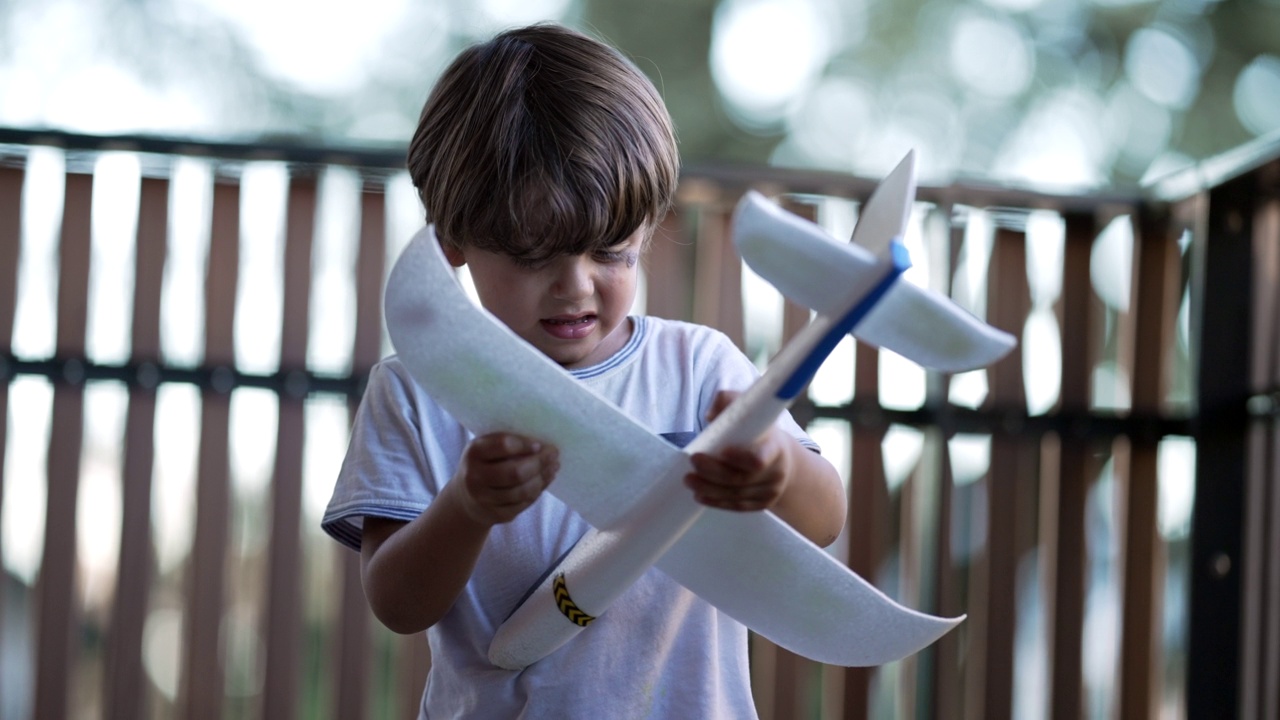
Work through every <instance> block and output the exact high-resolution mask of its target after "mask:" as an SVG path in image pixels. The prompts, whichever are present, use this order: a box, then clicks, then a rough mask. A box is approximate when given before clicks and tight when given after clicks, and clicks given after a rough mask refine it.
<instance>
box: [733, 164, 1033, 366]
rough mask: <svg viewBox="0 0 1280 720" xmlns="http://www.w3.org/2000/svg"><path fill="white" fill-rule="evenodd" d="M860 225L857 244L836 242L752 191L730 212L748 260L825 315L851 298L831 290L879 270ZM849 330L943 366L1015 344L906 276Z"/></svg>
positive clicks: (993, 356)
mask: <svg viewBox="0 0 1280 720" xmlns="http://www.w3.org/2000/svg"><path fill="white" fill-rule="evenodd" d="M890 179H891V178H890ZM886 182H888V180H886ZM882 187H885V186H882ZM877 192H879V188H878V189H877ZM883 206H884V205H881V207H883ZM864 207H872V203H871V202H868V203H867V205H866V206H864ZM866 220H875V218H866ZM904 224H905V223H904ZM864 227H865V225H864V220H863V219H860V220H859V221H858V229H856V230H855V231H854V242H849V243H841V242H837V241H836V240H835V238H832V237H831V236H830V235H828V234H827V233H826V231H824V230H823V229H822V228H820V227H819V226H818V225H816V224H814V223H812V222H809V221H808V220H805V219H803V218H800V217H798V216H796V215H794V214H792V213H789V212H787V211H785V210H783V209H782V208H780V207H778V206H777V204H775V203H773V202H770V201H769V200H768V199H766V198H765V197H764V196H763V195H760V194H759V193H757V192H754V191H751V192H748V193H747V194H746V195H745V196H744V197H743V199H742V200H741V201H740V202H739V205H738V211H737V213H736V214H735V216H734V242H735V243H736V245H737V248H738V253H739V254H740V255H741V256H742V259H743V260H745V261H746V263H747V265H748V266H750V267H751V269H752V270H753V271H755V272H756V274H758V275H760V276H761V277H763V278H764V279H765V280H767V281H769V283H770V284H771V285H773V286H774V287H776V288H777V289H778V291H779V292H781V293H782V294H783V295H785V296H786V297H788V298H790V299H791V300H793V301H795V302H797V303H799V304H801V305H804V306H805V307H809V308H812V309H814V310H816V311H817V312H818V313H819V314H826V315H830V314H836V313H839V312H842V311H843V308H844V307H847V303H848V301H847V300H846V294H847V293H846V294H842V293H839V292H833V291H832V289H833V288H856V287H858V286H859V285H864V284H867V283H869V282H872V281H873V280H874V279H875V278H876V277H878V275H879V274H880V273H881V272H882V269H881V268H882V261H881V259H880V257H879V256H878V254H877V253H874V252H872V251H871V250H869V249H867V248H866V247H864V246H863V245H862V244H861V241H862V240H863V238H864V237H865V236H866V233H863V232H860V230H861V229H862V228H864ZM873 239H879V236H874V237H873ZM852 334H853V336H854V337H857V338H858V339H860V340H863V341H865V342H868V343H870V344H872V345H875V346H877V347H882V348H886V349H888V350H892V351H894V352H896V353H898V354H899V355H902V356H903V357H905V358H907V359H908V360H912V361H914V362H916V363H918V364H920V365H922V366H924V367H926V368H930V369H933V370H940V371H943V372H962V371H965V370H972V369H974V368H979V367H985V366H987V365H990V364H991V363H993V362H995V361H996V360H998V359H999V358H1001V357H1003V356H1004V355H1005V354H1006V353H1008V352H1009V350H1011V349H1012V348H1013V346H1014V343H1015V340H1014V338H1013V336H1012V335H1009V334H1008V333H1006V332H1003V331H1001V330H997V329H996V328H993V327H991V326H990V325H988V324H986V323H984V322H982V321H981V320H979V319H978V318H976V317H974V316H973V315H972V314H970V313H968V312H967V311H965V310H964V309H963V308H961V307H960V306H959V305H957V304H955V303H954V302H952V301H951V300H950V299H948V298H947V297H946V296H944V295H942V294H940V293H937V292H934V291H932V290H929V289H927V288H922V287H919V286H917V285H912V284H911V283H909V282H898V283H895V284H894V286H893V287H892V288H891V289H890V290H889V291H888V293H887V294H886V295H885V297H884V298H883V299H881V300H880V302H879V303H878V304H877V305H876V306H875V308H873V309H872V310H871V312H870V313H868V314H867V316H866V317H865V318H863V319H862V321H861V322H860V323H858V325H857V327H856V328H854V330H853V333H852Z"/></svg>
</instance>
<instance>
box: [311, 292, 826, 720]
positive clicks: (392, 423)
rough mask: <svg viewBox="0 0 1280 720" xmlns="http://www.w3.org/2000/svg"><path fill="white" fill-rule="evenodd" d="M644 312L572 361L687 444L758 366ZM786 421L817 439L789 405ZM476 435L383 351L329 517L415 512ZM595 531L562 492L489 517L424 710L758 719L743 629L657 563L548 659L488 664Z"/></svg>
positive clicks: (329, 526)
mask: <svg viewBox="0 0 1280 720" xmlns="http://www.w3.org/2000/svg"><path fill="white" fill-rule="evenodd" d="M632 321H633V328H634V331H633V332H632V336H631V339H630V340H629V341H628V342H627V344H626V345H625V346H624V347H623V348H622V349H621V350H619V351H618V352H617V353H616V354H615V355H614V356H613V357H611V358H609V359H608V360H606V361H604V362H603V363H600V364H598V365H595V366H592V367H588V368H581V369H577V370H572V371H571V372H572V374H573V375H574V376H575V377H576V378H577V379H578V380H580V381H581V382H582V383H584V384H585V385H586V386H587V387H589V388H591V389H592V390H593V391H595V392H596V393H597V394H599V395H600V396H601V397H603V398H605V399H607V400H609V401H610V402H612V403H614V404H615V405H617V406H618V407H619V408H621V409H622V410H623V411H624V412H625V413H627V414H628V415H630V416H631V417H632V418H634V419H635V420H636V421H637V422H639V423H640V424H641V425H643V426H645V427H647V428H649V429H650V430H652V431H653V432H655V433H658V434H661V435H664V436H666V437H668V439H670V440H671V441H672V442H674V443H675V444H677V445H684V444H686V443H687V442H688V441H689V440H691V439H692V438H693V437H694V436H695V435H696V434H697V433H698V432H699V431H701V430H702V428H703V426H704V425H705V424H706V419H705V418H706V413H707V410H708V409H709V408H710V407H711V402H712V400H713V399H714V398H715V395H716V393H717V392H718V391H719V390H722V389H724V390H745V389H746V388H747V387H748V386H749V385H750V384H751V383H752V382H754V380H755V379H756V377H757V376H758V373H757V371H756V368H755V366H754V365H752V364H751V362H750V361H749V360H748V359H747V358H746V357H745V356H744V355H743V354H742V353H741V352H740V351H739V350H738V349H737V348H736V347H734V345H733V344H732V342H730V341H729V339H728V338H727V337H725V336H724V335H723V334H721V333H720V332H718V331H716V330H713V329H710V328H707V327H703V326H700V325H694V324H690V323H683V322H676V321H671V320H663V319H660V318H654V317H634V318H632ZM570 410H571V409H570ZM779 423H780V424H781V425H782V426H783V427H784V428H785V429H786V430H787V431H788V432H790V433H791V434H793V435H794V436H796V437H797V438H799V439H800V440H801V442H803V443H805V444H806V445H807V446H809V447H811V448H813V449H815V450H816V449H817V446H816V445H814V444H813V442H812V441H811V440H809V438H808V437H807V436H806V435H805V434H804V432H803V431H802V430H801V429H800V428H799V427H798V426H797V425H796V423H795V421H794V420H793V419H792V418H791V416H790V415H789V414H786V413H784V414H783V416H782V417H781V418H780V419H779ZM471 437H472V436H471V434H470V433H468V432H467V431H466V430H465V429H464V428H462V427H461V426H460V425H459V424H458V423H457V422H456V421H455V420H454V419H453V418H452V417H451V416H449V415H448V414H447V413H445V412H444V411H443V410H441V409H440V408H439V407H438V406H437V405H436V404H435V403H434V402H433V401H432V400H431V398H430V397H428V396H427V395H426V394H425V393H424V392H423V391H422V390H421V388H419V387H418V386H417V385H416V384H415V383H414V382H413V380H412V378H411V377H410V376H409V374H408V371H407V370H406V369H405V368H404V366H403V365H401V363H400V362H399V360H398V359H396V358H395V357H394V356H393V357H390V358H387V359H385V360H383V361H382V362H380V363H379V364H378V365H376V366H375V367H374V369H373V372H372V373H371V374H370V377H369V384H368V388H367V390H366V391H365V395H364V398H363V399H362V401H361V403H360V409H359V411H358V412H357V414H356V420H355V424H354V427H353V428H352V434H351V442H350V446H349V447H348V450H347V455H346V458H345V459H344V461H343V464H342V469H341V471H340V473H339V476H338V481H337V484H336V487H335V488H334V493H333V498H332V499H331V500H330V502H329V506H328V509H327V510H326V512H325V515H324V518H323V520H322V524H323V527H324V529H325V530H326V531H327V532H329V533H330V534H331V535H332V536H333V537H334V538H336V539H337V540H339V541H340V542H342V543H343V544H345V545H347V546H348V547H352V548H355V549H359V546H360V532H361V530H360V528H361V522H362V520H363V517H364V516H366V515H372V516H377V517H385V518H391V519H396V520H404V521H409V520H413V519H414V518H416V517H417V516H418V515H419V514H421V513H422V511H423V510H424V509H426V507H427V505H429V504H430V503H431V501H432V500H433V499H434V498H435V497H436V495H437V493H439V492H440V490H441V488H442V487H443V485H444V483H446V482H448V480H449V479H450V478H451V477H453V475H454V471H455V470H456V468H457V464H458V460H459V459H460V457H461V454H462V451H463V449H464V448H465V447H466V444H467V442H469V441H470V439H471ZM607 441H608V439H607V438H601V442H607ZM561 452H572V449H571V448H561ZM552 488H553V489H554V483H553V485H552ZM588 528H589V525H588V524H587V523H586V521H584V520H583V519H582V518H581V517H579V516H578V514H577V513H575V512H573V511H572V510H570V509H569V508H568V507H566V506H565V505H564V504H563V503H562V502H560V500H558V499H557V498H555V497H554V496H553V495H552V494H551V493H544V494H543V496H542V497H541V498H539V500H538V501H537V502H535V503H534V504H533V505H532V506H531V507H530V508H529V509H528V510H526V511H525V512H523V513H521V514H520V515H519V516H518V517H516V518H515V519H514V520H513V521H511V522H509V523H506V524H502V525H497V526H495V527H494V528H493V530H492V531H491V532H490V534H489V539H488V541H487V542H486V543H485V547H484V549H483V550H482V551H481V554H480V557H479V559H478V560H477V562H476V566H475V569H474V571H473V573H472V576H471V579H470V581H469V582H468V583H467V586H466V588H465V589H464V590H463V591H462V594H461V595H460V596H459V597H458V599H457V601H456V602H455V603H454V605H453V607H452V608H451V609H450V610H449V612H448V613H447V614H446V615H445V616H444V618H442V619H441V620H440V622H438V623H437V624H436V625H435V626H433V627H432V628H430V629H429V630H428V631H427V637H428V639H429V642H430V646H431V656H432V667H431V672H430V674H429V676H428V680H427V687H426V691H425V692H424V694H423V700H422V710H421V714H420V717H421V718H558V719H559V718H590V719H592V720H595V719H596V718H733V719H735V720H736V719H737V718H752V717H755V716H756V713H755V707H754V704H753V701H752V698H751V686H750V676H749V673H748V667H747V631H746V628H744V627H743V626H742V625H741V624H740V623H738V622H737V621H735V620H733V619H731V618H729V617H728V616H726V615H724V614H722V613H720V612H719V611H718V610H716V608H715V607H713V606H711V605H710V604H708V603H706V602H705V601H703V600H702V599H700V598H699V597H697V596H696V595H694V594H693V593H691V592H689V591H688V590H686V589H684V587H682V586H681V585H679V584H677V583H676V582H675V581H673V580H671V579H670V578H668V577H667V576H666V575H664V574H663V573H662V572H661V571H660V570H657V569H654V568H650V569H649V570H648V571H647V572H646V573H645V574H644V575H643V576H642V577H641V578H640V579H639V581H637V582H636V584H635V585H634V586H633V587H631V588H630V589H629V590H627V591H626V592H624V593H623V594H622V596H621V597H619V598H618V600H617V601H616V602H615V603H614V604H613V605H612V606H611V607H610V608H609V610H608V611H607V612H605V613H604V614H602V615H601V616H600V617H599V618H598V619H596V620H595V621H594V622H593V623H592V624H591V625H590V626H589V627H587V628H586V629H584V630H583V631H582V632H581V633H580V634H578V636H577V637H575V638H573V639H572V640H570V641H569V642H568V643H567V644H566V645H564V646H563V647H561V648H560V649H559V650H556V651H555V652H553V653H552V654H550V655H549V656H547V657H546V658H543V659H542V660H539V661H538V662H536V663H534V664H533V665H531V666H529V667H527V668H525V669H524V670H520V671H510V670H503V669H501V668H498V667H495V666H493V665H492V664H490V663H489V661H488V650H489V643H490V641H491V640H492V639H493V636H494V633H495V632H497V629H498V627H499V626H500V625H501V624H502V622H503V621H504V620H505V619H506V618H507V617H508V616H509V615H510V614H511V613H512V612H513V611H514V610H515V609H516V606H517V605H518V603H519V602H520V600H521V599H522V598H523V597H524V596H525V595H526V593H528V592H529V590H530V589H531V588H532V587H533V585H534V584H535V583H537V582H538V581H539V580H540V579H541V578H542V576H543V574H544V573H545V572H546V571H547V570H549V569H550V568H551V566H552V564H553V563H555V562H556V561H557V559H559V558H560V557H561V556H562V555H564V554H565V553H567V552H568V551H569V550H570V549H571V548H572V547H573V544H574V543H575V542H576V541H577V540H578V539H579V538H580V537H581V536H582V535H583V534H584V533H586V531H587V530H588Z"/></svg>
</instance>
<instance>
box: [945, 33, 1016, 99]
mask: <svg viewBox="0 0 1280 720" xmlns="http://www.w3.org/2000/svg"><path fill="white" fill-rule="evenodd" d="M951 68H952V72H954V73H955V76H956V78H957V79H959V80H960V81H961V82H963V83H964V84H965V85H967V86H969V87H970V88H972V89H973V90H975V91H977V92H980V93H982V94H984V95H989V96H992V97H1012V96H1014V95H1017V94H1019V93H1021V92H1022V91H1024V90H1026V88H1027V84H1028V83H1029V82H1030V81H1031V77H1032V75H1034V71H1035V56H1034V55H1033V54H1032V52H1031V47H1030V43H1029V40H1028V38H1027V36H1026V35H1025V34H1024V33H1023V32H1022V30H1021V29H1020V28H1019V27H1018V26H1017V25H1015V24H1014V23H1013V22H1012V21H1010V20H1008V19H1006V18H1001V17H989V16H985V15H979V14H977V13H958V14H957V15H956V18H955V25H954V27H953V30H952V33H951Z"/></svg>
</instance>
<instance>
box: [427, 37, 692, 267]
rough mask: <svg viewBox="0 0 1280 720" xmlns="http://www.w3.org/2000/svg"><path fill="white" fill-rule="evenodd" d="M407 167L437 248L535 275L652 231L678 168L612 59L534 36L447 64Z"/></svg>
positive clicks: (664, 122)
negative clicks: (511, 263)
mask: <svg viewBox="0 0 1280 720" xmlns="http://www.w3.org/2000/svg"><path fill="white" fill-rule="evenodd" d="M408 167H409V174H410V176H411V177H412V178H413V184H414V187H416V188H417V189H418V196H419V197H420V198H421V199H422V204H423V207H424V208H425V209H426V212H427V219H428V221H430V222H433V223H435V225H436V233H437V235H438V236H439V237H440V238H441V240H442V241H443V242H445V243H446V244H448V245H451V246H453V247H459V248H460V247H463V246H471V247H477V248H480V249H483V250H490V251H494V252H501V253H504V254H506V255H509V256H512V257H514V258H516V259H517V260H521V261H525V262H530V263H536V262H540V261H543V260H546V259H549V258H552V257H555V256H557V255H561V254H574V255H577V254H583V253H591V252H595V251H599V250H602V249H604V248H608V247H612V246H615V245H617V244H619V243H620V242H622V241H623V240H625V239H626V238H628V237H629V236H631V235H632V234H633V233H635V232H636V230H638V229H641V228H642V226H645V228H646V229H647V230H652V227H653V226H654V225H655V224H656V223H657V222H658V221H660V220H661V219H662V216H663V215H664V214H665V213H666V212H667V210H668V209H669V208H670V207H671V203H672V202H673V199H674V195H675V188H676V183H677V177H678V174H679V155H678V153H677V150H676V144H675V134H674V131H673V129H672V125H671V118H670V116H669V115H668V113H667V110H666V106H665V105H664V104H663V102H662V99H661V98H660V97H659V95H658V92H657V90H656V89H655V88H654V86H653V84H652V83H651V82H649V80H648V78H646V77H645V76H644V74H642V73H641V72H640V71H639V70H638V69H637V68H636V67H635V66H634V65H633V64H631V63H630V62H629V61H628V60H627V59H626V58H624V57H623V56H622V55H621V54H620V53H618V51H616V50H614V49H613V48H611V47H609V46H608V45H605V44H603V43H601V42H599V41H597V40H594V39H592V38H589V37H587V36H586V35H583V34H581V33H578V32H575V31H573V30H569V29H567V28H564V27H561V26H557V25H548V24H542V25H534V26H531V27H526V28H520V29H516V30H510V31H507V32H504V33H502V34H499V35H497V36H496V37H494V38H493V39H492V40H489V41H487V42H484V43H480V44H478V45H474V46H472V47H470V48H468V49H466V50H464V51H463V52H462V53H461V54H460V55H459V56H458V57H457V58H456V59H455V60H454V61H453V63H452V64H450V66H449V67H448V68H447V69H446V70H445V72H444V74H443V75H442V76H441V77H440V80H439V81H438V82H437V83H436V86H435V88H434V89H433V90H432V91H431V94H430V96H429V97H428V98H427V102H426V104H425V105H424V106H423V109H422V116H421V118H420V119H419V121H418V129H417V131H416V132H415V133H414V136H413V140H412V142H411V143H410V144H409V154H408Z"/></svg>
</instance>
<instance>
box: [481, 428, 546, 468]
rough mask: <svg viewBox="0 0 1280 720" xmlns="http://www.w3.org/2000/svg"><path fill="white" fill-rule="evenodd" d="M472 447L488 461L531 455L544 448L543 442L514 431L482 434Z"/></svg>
mask: <svg viewBox="0 0 1280 720" xmlns="http://www.w3.org/2000/svg"><path fill="white" fill-rule="evenodd" d="M471 447H472V450H473V451H474V452H475V453H476V455H477V457H479V458H481V459H484V460H488V461H494V460H502V459H505V458H509V457H517V456H520V455H531V454H534V453H537V452H539V451H541V450H543V448H544V446H543V444H542V443H540V442H538V441H536V440H533V439H530V438H527V437H524V436H522V435H514V434H512V433H490V434H488V435H481V436H480V437H478V438H476V439H475V440H472V441H471Z"/></svg>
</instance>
